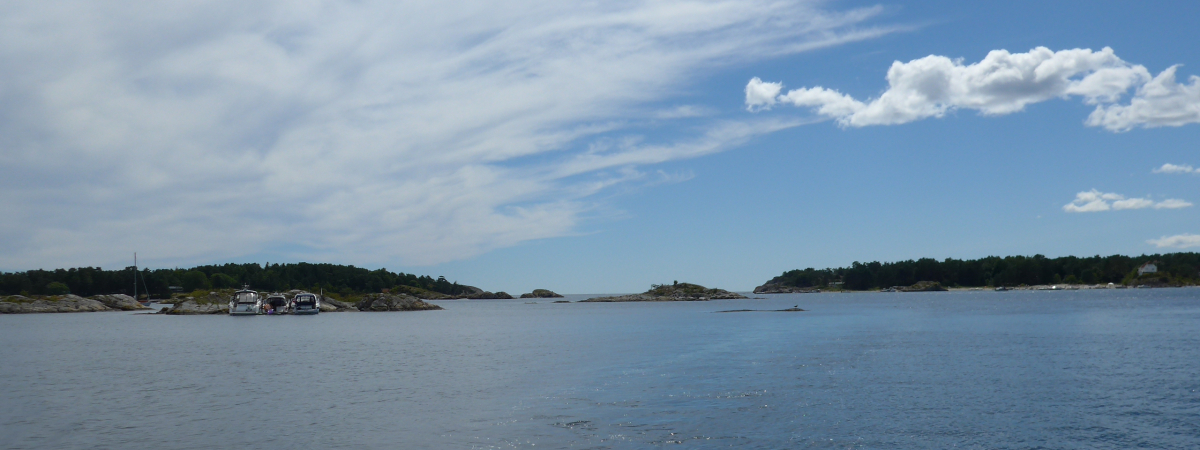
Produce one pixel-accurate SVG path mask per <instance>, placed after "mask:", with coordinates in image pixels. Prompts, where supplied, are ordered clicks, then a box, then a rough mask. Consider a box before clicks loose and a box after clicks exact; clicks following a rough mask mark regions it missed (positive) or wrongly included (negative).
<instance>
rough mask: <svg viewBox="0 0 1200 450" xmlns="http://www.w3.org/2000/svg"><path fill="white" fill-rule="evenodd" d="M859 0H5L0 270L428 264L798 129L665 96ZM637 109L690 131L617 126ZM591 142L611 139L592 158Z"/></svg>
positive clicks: (817, 41)
mask: <svg viewBox="0 0 1200 450" xmlns="http://www.w3.org/2000/svg"><path fill="white" fill-rule="evenodd" d="M879 12H880V9H879V8H862V9H852V10H846V11H834V10H830V9H827V8H825V7H824V4H823V3H822V2H812V1H805V0H784V1H775V0H748V1H732V0H717V1H711V2H692V1H682V0H680V1H676V0H668V1H661V2H638V1H634V2H601V3H584V4H580V3H572V2H537V1H513V2H503V3H494V2H493V3H488V2H433V1H407V2H388V1H379V0H367V1H361V2H338V1H311V2H303V3H294V2H282V1H266V2H254V3H245V2H233V1H213V2H171V3H156V4H143V3H137V4H134V3H123V2H107V1H101V2H85V1H63V2H8V3H4V4H2V5H0V72H2V73H4V74H5V75H4V76H3V77H0V145H3V146H4V148H5V151H4V152H3V153H0V186H2V187H3V188H2V189H0V209H3V210H4V211H5V219H3V220H2V221H0V236H3V237H0V249H2V250H3V251H0V267H6V268H12V269H20V268H29V267H42V266H46V267H61V266H68V265H93V264H111V263H113V262H114V261H121V260H123V259H124V258H125V256H124V255H126V254H127V253H128V252H130V251H133V250H136V249H140V250H142V252H143V253H149V254H151V255H152V256H155V257H157V261H158V262H159V263H160V264H186V263H190V262H198V261H207V260H214V259H221V260H228V259H229V258H234V257H238V256H242V255H252V254H255V253H258V252H264V251H273V252H275V253H282V254H286V255H289V256H290V257H293V258H295V259H310V260H314V259H315V260H326V261H341V262H346V261H348V262H354V263H359V264H370V263H383V262H399V263H402V264H435V263H440V262H445V261H451V260H456V259H462V258H468V257H471V256H473V255H477V254H480V253H482V252H486V251H489V250H491V249H495V248H500V247H505V246H510V245H515V244H517V243H520V242H523V241H527V240H531V239H539V238H546V237H553V236H562V235H568V234H571V233H574V232H576V230H577V228H578V227H579V226H580V220H581V219H580V217H581V216H582V214H583V213H585V212H587V211H589V210H590V209H591V208H593V206H594V204H593V203H594V201H595V200H594V199H592V198H591V196H592V195H595V194H596V193H597V192H600V191H602V190H603V189H608V188H610V187H611V186H616V185H619V184H622V183H639V182H647V183H651V182H661V181H662V180H668V181H670V180H681V179H684V178H686V177H682V176H661V177H653V176H644V175H639V174H644V173H646V172H645V171H641V170H638V169H636V167H637V166H640V165H649V164H656V163H660V162H664V161H671V160H678V159H682V158H692V157H697V156H701V155H705V154H709V153H712V152H717V151H724V150H727V149H730V148H733V147H734V146H736V145H738V144H739V143H743V142H746V140H748V139H751V138H753V137H754V136H755V135H756V133H766V132H770V131H771V130H777V129H780V128H781V127H787V126H793V125H794V124H795V123H798V122H797V121H795V120H791V121H785V120H777V119H771V120H742V121H735V122H730V121H728V120H725V121H721V120H717V119H715V118H710V117H709V115H710V114H711V112H712V110H711V109H710V107H707V106H705V105H690V106H684V107H675V108H673V109H671V108H668V109H665V110H664V109H663V106H661V105H663V104H679V103H680V102H678V101H676V99H675V97H677V96H679V95H681V92H682V91H683V89H685V88H686V84H687V83H686V80H688V79H689V77H688V75H689V74H691V73H693V72H694V71H696V70H697V69H699V68H706V69H708V68H713V67H720V66H727V65H732V64H743V63H749V62H753V61H757V60H760V59H763V58H769V57H775V56H778V55H782V54H788V53H794V52H799V51H805V50H810V49H815V48H823V47H828V46H834V45H838V44H841V43H845V42H852V41H856V40H862V39H870V38H872V37H876V36H880V35H883V34H886V33H889V32H892V31H894V30H895V28H889V27H876V26H871V25H870V24H869V23H867V21H869V20H871V19H872V18H873V17H875V16H876V15H878V14H879ZM681 80H684V82H682V83H681ZM688 120H691V121H694V122H680V121H688ZM651 121H668V122H671V123H676V124H677V125H672V126H678V127H680V128H681V129H685V130H687V129H691V130H696V131H692V132H690V133H686V132H685V133H683V134H682V136H683V137H681V138H678V139H673V140H671V141H667V142H645V141H643V140H638V139H637V138H636V135H637V134H638V130H639V128H637V127H644V126H646V125H645V124H646V123H648V122H651ZM601 135H603V136H605V137H604V138H603V139H601V138H600V137H599V136H601ZM606 139H615V140H618V141H621V142H625V143H623V144H620V145H609V146H604V147H605V149H604V150H603V151H592V149H593V148H594V147H595V146H592V145H589V144H591V143H595V142H603V141H604V140H606ZM50 180H52V181H50Z"/></svg>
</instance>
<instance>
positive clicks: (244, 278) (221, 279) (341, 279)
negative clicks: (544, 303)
mask: <svg viewBox="0 0 1200 450" xmlns="http://www.w3.org/2000/svg"><path fill="white" fill-rule="evenodd" d="M137 280H138V286H137V290H138V294H139V295H144V294H145V293H146V292H149V294H150V296H151V297H154V298H166V297H169V296H170V295H171V292H172V287H176V288H177V289H178V288H181V289H182V290H183V291H186V292H191V291H195V290H203V289H225V288H240V287H242V286H243V285H248V286H250V287H251V288H252V289H256V290H261V291H286V290H291V289H304V290H309V291H312V292H317V291H318V290H322V289H323V290H324V291H325V292H330V293H338V294H345V295H349V294H358V293H369V292H379V291H381V290H382V289H387V288H393V287H398V286H411V287H415V288H420V289H425V290H429V291H433V292H439V293H442V294H447V295H459V294H462V293H464V292H467V291H469V288H468V287H466V286H464V285H460V284H458V283H457V282H450V281H447V280H446V278H444V277H438V278H433V277H430V276H428V275H422V276H417V275H414V274H408V273H394V272H389V271H388V270H387V269H378V270H368V269H364V268H361V267H355V266H346V265H338V264H311V263H296V264H270V263H268V264H265V265H260V264H258V263H246V264H232V263H229V264H222V265H207V266H198V267H193V268H190V269H180V268H175V269H140V270H138V272H137ZM64 285H65V290H66V291H68V292H69V293H72V294H75V295H80V296H85V297H86V296H90V295H100V294H126V295H133V290H134V268H133V267H132V266H131V267H126V268H124V269H121V270H104V269H101V268H99V267H79V268H73V269H55V270H41V269H39V270H29V271H25V272H11V273H9V272H0V295H18V294H19V295H57V294H64V293H67V292H64V289H63V286H64Z"/></svg>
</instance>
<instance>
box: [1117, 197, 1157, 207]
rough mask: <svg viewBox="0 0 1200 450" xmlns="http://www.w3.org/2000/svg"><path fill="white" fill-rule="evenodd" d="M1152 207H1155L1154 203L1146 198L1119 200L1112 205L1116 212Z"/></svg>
mask: <svg viewBox="0 0 1200 450" xmlns="http://www.w3.org/2000/svg"><path fill="white" fill-rule="evenodd" d="M1151 206H1154V202H1153V201H1151V200H1149V199H1145V198H1127V199H1123V200H1117V201H1114V202H1113V203H1112V207H1113V209H1115V210H1121V209H1142V208H1149V207H1151Z"/></svg>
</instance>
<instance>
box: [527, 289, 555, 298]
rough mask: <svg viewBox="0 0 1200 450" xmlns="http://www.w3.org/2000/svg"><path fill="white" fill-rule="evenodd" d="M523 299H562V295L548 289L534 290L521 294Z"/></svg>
mask: <svg viewBox="0 0 1200 450" xmlns="http://www.w3.org/2000/svg"><path fill="white" fill-rule="evenodd" d="M521 298H562V295H559V294H558V293H557V292H554V291H551V290H548V289H534V290H533V292H529V293H525V294H521Z"/></svg>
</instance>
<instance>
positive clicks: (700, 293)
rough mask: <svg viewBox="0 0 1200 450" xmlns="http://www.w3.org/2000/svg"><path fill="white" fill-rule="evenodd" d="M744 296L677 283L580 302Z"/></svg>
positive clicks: (697, 299)
mask: <svg viewBox="0 0 1200 450" xmlns="http://www.w3.org/2000/svg"><path fill="white" fill-rule="evenodd" d="M738 298H746V296H744V295H741V294H738V293H734V292H729V291H726V290H724V289H709V288H706V287H704V286H700V285H698V284H691V283H679V282H675V283H674V284H655V285H652V286H651V287H650V290H648V291H646V292H644V293H641V294H630V295H619V296H615V297H593V298H589V299H587V300H580V302H597V303H598V302H697V301H701V302H702V301H708V300H730V299H738Z"/></svg>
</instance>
